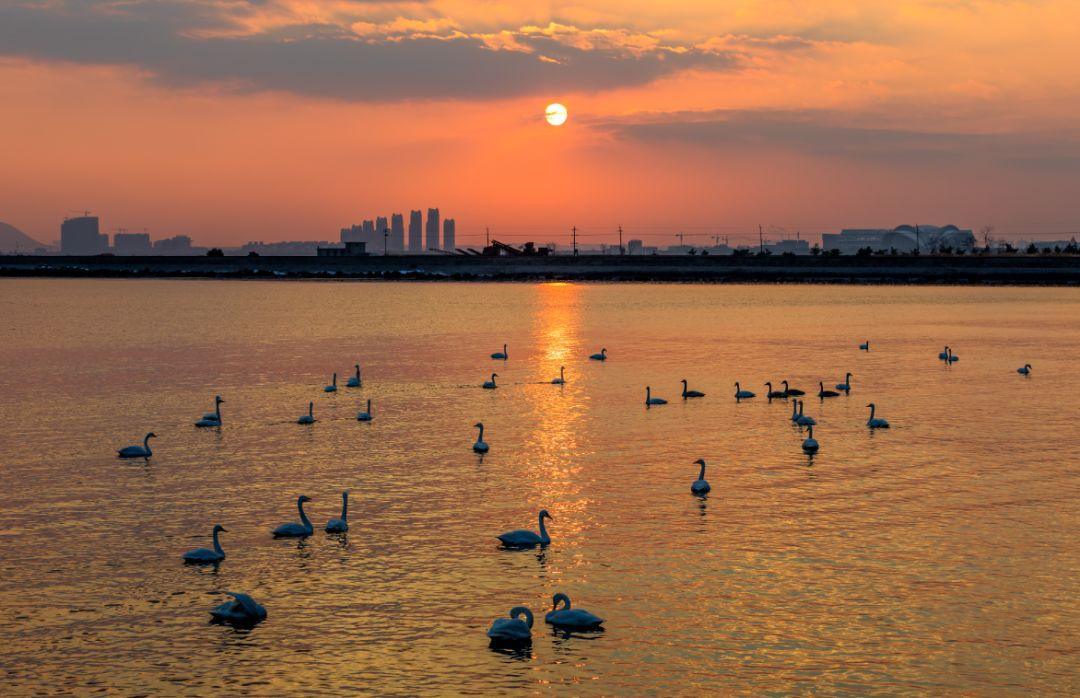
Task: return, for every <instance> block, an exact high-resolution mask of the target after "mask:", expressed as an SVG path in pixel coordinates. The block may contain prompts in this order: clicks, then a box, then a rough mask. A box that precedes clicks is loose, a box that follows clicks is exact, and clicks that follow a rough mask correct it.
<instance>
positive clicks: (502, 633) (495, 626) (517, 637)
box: [487, 592, 604, 643]
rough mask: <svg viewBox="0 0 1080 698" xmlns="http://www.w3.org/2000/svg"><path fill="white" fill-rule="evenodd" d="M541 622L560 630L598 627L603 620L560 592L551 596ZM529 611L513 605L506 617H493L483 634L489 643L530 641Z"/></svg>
mask: <svg viewBox="0 0 1080 698" xmlns="http://www.w3.org/2000/svg"><path fill="white" fill-rule="evenodd" d="M544 621H545V622H547V623H549V624H551V625H553V626H555V627H556V628H561V629H564V630H599V629H600V626H601V625H603V623H604V619H603V618H600V617H599V616H595V615H593V614H592V613H589V612H588V611H586V610H585V609H583V608H573V607H572V606H571V602H570V597H569V596H567V595H566V594H563V593H562V592H559V593H558V594H555V595H554V596H552V597H551V610H550V611H548V613H547V614H546V615H545V616H544ZM532 627H533V614H532V611H530V610H529V609H528V608H526V607H525V606H514V607H513V608H511V609H510V613H509V614H508V617H506V618H496V619H495V620H494V621H493V622H492V624H491V628H489V629H488V631H487V636H488V637H489V638H490V639H491V641H492V643H527V642H529V641H531V640H532Z"/></svg>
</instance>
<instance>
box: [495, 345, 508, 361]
mask: <svg viewBox="0 0 1080 698" xmlns="http://www.w3.org/2000/svg"><path fill="white" fill-rule="evenodd" d="M491 358H493V359H502V360H503V361H506V360H507V359H509V358H510V354H509V352H507V351H506V345H505V344H504V345H503V350H502V351H497V352H495V353H494V354H492V355H491Z"/></svg>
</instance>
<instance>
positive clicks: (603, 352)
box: [589, 349, 607, 361]
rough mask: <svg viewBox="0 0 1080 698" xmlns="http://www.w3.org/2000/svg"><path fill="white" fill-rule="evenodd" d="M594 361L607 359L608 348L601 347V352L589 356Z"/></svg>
mask: <svg viewBox="0 0 1080 698" xmlns="http://www.w3.org/2000/svg"><path fill="white" fill-rule="evenodd" d="M589 358H590V359H592V360H593V361H607V349H601V350H600V353H599V354H592V355H590V356H589Z"/></svg>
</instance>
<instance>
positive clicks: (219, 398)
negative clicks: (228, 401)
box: [214, 395, 225, 405]
mask: <svg viewBox="0 0 1080 698" xmlns="http://www.w3.org/2000/svg"><path fill="white" fill-rule="evenodd" d="M214 402H216V403H217V404H219V405H220V404H221V403H223V402H225V401H224V400H222V399H221V396H220V395H215V396H214Z"/></svg>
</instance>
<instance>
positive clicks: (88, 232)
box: [60, 216, 109, 254]
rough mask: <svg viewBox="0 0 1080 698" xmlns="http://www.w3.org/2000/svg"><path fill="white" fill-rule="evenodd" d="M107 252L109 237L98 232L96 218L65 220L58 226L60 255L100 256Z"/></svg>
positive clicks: (85, 217)
mask: <svg viewBox="0 0 1080 698" xmlns="http://www.w3.org/2000/svg"><path fill="white" fill-rule="evenodd" d="M108 251H109V236H108V235H102V234H101V233H100V232H99V231H98V217H97V216H78V217H77V218H65V219H64V222H63V223H61V224H60V252H61V253H62V254H102V253H103V252H108Z"/></svg>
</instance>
